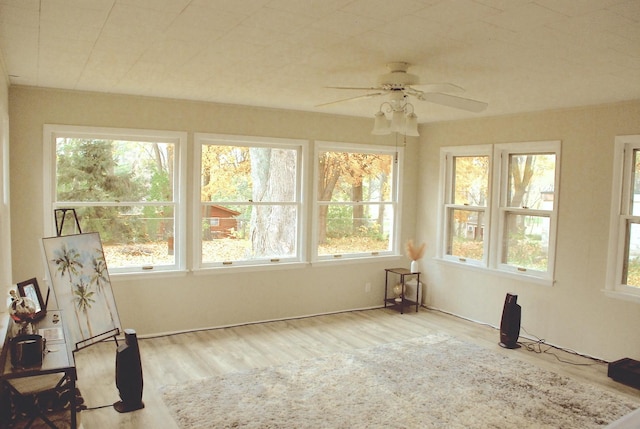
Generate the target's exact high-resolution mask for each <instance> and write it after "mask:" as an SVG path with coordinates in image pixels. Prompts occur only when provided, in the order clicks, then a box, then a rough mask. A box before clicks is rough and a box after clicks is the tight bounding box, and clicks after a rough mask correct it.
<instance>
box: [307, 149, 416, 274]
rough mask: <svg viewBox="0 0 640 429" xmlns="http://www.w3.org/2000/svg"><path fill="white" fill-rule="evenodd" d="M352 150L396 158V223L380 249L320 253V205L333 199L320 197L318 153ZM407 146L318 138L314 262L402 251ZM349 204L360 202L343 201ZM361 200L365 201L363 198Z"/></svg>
mask: <svg viewBox="0 0 640 429" xmlns="http://www.w3.org/2000/svg"><path fill="white" fill-rule="evenodd" d="M327 151H332V152H353V153H371V154H383V155H391V156H392V157H393V160H394V166H395V167H394V168H393V173H392V180H393V186H392V187H391V198H390V201H389V203H385V204H388V205H390V206H391V207H392V208H393V226H392V227H391V228H390V231H389V235H390V237H389V244H390V246H389V247H390V249H389V250H386V251H378V252H358V253H343V254H332V255H319V254H318V253H319V252H318V246H319V243H318V234H319V223H320V222H319V211H320V210H319V207H320V205H323V204H326V205H329V203H330V202H326V201H325V202H320V201H318V180H319V177H318V175H319V171H318V164H319V155H320V152H327ZM403 155H404V149H403V148H402V147H398V146H388V145H376V144H355V143H344V142H335V141H316V142H315V145H314V151H313V180H312V182H313V192H312V193H311V195H312V204H311V205H312V209H311V210H312V215H311V219H312V228H311V237H310V242H311V262H312V263H328V262H336V263H339V262H340V261H342V262H346V261H354V260H359V259H373V258H380V257H389V256H399V255H400V242H399V239H400V238H399V237H400V228H401V222H400V219H402V213H401V207H402V204H401V194H402V183H401V182H402V177H403V171H404V168H403V166H404V156H403ZM344 204H346V205H357V204H358V202H351V203H344ZM360 204H362V202H360Z"/></svg>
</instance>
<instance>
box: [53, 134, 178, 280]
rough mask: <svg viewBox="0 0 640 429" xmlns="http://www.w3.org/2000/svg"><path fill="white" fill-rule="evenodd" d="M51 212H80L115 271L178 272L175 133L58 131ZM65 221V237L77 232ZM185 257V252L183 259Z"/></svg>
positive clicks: (84, 227)
mask: <svg viewBox="0 0 640 429" xmlns="http://www.w3.org/2000/svg"><path fill="white" fill-rule="evenodd" d="M53 129H54V131H52V137H53V138H52V140H51V141H52V142H53V144H55V159H53V160H52V162H53V167H54V168H53V170H52V171H53V172H54V173H55V174H54V175H53V179H54V186H53V187H52V190H53V194H52V195H51V196H52V208H53V209H54V210H55V209H60V208H74V209H75V211H76V213H77V215H78V219H79V222H80V226H81V228H82V232H98V233H99V234H100V238H101V241H102V243H103V246H104V251H105V258H106V262H107V265H108V267H109V269H110V270H113V271H114V272H119V271H142V270H150V269H153V268H156V267H157V268H158V269H160V270H168V269H174V268H176V267H177V266H178V265H179V261H178V259H179V258H178V257H177V256H176V249H179V246H180V243H179V242H178V240H179V239H180V237H178V228H177V227H176V216H177V212H178V210H177V207H178V202H177V201H176V196H177V193H176V192H175V189H177V188H176V183H175V181H176V180H177V179H176V177H177V176H175V175H176V174H178V165H177V162H176V161H177V160H176V158H177V150H178V147H179V145H178V142H179V141H181V139H182V137H179V136H178V135H177V134H175V133H165V132H153V131H138V130H113V129H93V128H79V127H69V128H65V127H64V126H55V127H54V128H53ZM77 232H79V231H77V229H76V228H75V222H74V219H73V218H72V217H70V216H68V215H67V216H66V217H65V222H64V229H63V230H62V234H63V235H64V234H73V233H77ZM178 253H179V252H178Z"/></svg>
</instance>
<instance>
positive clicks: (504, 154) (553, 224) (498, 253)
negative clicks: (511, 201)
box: [490, 140, 562, 282]
mask: <svg viewBox="0 0 640 429" xmlns="http://www.w3.org/2000/svg"><path fill="white" fill-rule="evenodd" d="M536 153H555V155H556V170H555V180H554V182H555V183H554V188H555V189H554V202H553V210H531V209H524V208H513V207H506V198H507V187H508V177H507V178H504V177H502V176H501V175H503V174H505V173H506V172H508V162H509V155H511V154H536ZM493 157H494V162H495V165H496V167H495V173H494V182H493V186H494V188H493V189H495V190H496V191H497V192H499V195H497V194H494V198H492V204H493V212H494V213H496V215H495V216H494V217H493V218H492V219H491V222H492V235H491V240H492V242H493V243H494V251H493V252H492V253H491V256H490V258H491V259H490V266H491V267H493V268H496V269H498V270H500V271H506V272H511V273H515V274H522V275H528V276H532V277H537V278H541V279H546V280H548V281H550V282H553V280H554V278H555V259H556V258H555V254H556V240H557V226H558V207H559V200H560V198H559V195H560V168H561V165H562V164H561V160H560V157H561V143H560V141H559V140H554V141H535V142H522V143H503V144H496V145H494V155H493ZM506 213H517V214H523V215H548V217H549V222H550V223H549V253H548V265H547V271H546V272H543V271H537V270H532V269H523V268H521V267H516V266H513V265H508V264H503V263H501V262H500V261H501V260H502V252H503V250H504V246H502V243H503V241H504V240H505V237H504V230H505V228H504V222H505V218H506Z"/></svg>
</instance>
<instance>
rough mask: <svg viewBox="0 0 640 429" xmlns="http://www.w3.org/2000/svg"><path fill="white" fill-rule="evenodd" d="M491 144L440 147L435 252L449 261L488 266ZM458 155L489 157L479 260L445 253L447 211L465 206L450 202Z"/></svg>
mask: <svg viewBox="0 0 640 429" xmlns="http://www.w3.org/2000/svg"><path fill="white" fill-rule="evenodd" d="M492 155H493V146H492V145H476V146H454V147H444V148H440V183H441V184H442V185H441V186H440V195H439V197H440V198H439V201H441V202H442V204H441V209H440V210H439V211H438V225H439V228H438V231H439V233H440V235H441V236H440V237H439V239H438V245H437V247H436V252H437V253H436V254H437V255H439V257H440V258H442V259H443V260H446V261H450V262H457V263H461V264H465V265H470V266H476V267H485V268H486V267H488V266H489V261H488V257H489V240H488V239H487V238H488V237H490V234H491V229H492V228H491V222H490V220H491V201H492V198H491V195H492V194H491V192H492V188H493V182H492V180H491V177H492V174H493V168H492V165H493V156H492ZM458 156H488V157H489V183H488V184H487V197H488V201H489V204H487V206H486V207H485V218H486V219H487V220H488V221H489V222H487V223H486V224H485V235H484V237H485V239H484V240H483V241H484V242H483V249H484V250H483V259H482V260H481V261H479V260H475V259H461V258H460V257H458V256H453V255H447V252H446V247H447V238H448V237H447V234H446V232H445V231H447V229H448V228H449V227H450V225H449V218H448V216H447V211H448V209H450V208H456V209H465V208H466V207H465V206H460V205H455V204H452V203H451V202H450V198H451V196H452V195H453V175H452V174H450V173H451V172H452V171H453V158H454V157H458Z"/></svg>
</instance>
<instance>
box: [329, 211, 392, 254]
mask: <svg viewBox="0 0 640 429" xmlns="http://www.w3.org/2000/svg"><path fill="white" fill-rule="evenodd" d="M318 218H319V219H320V222H321V223H322V224H324V225H326V228H324V229H321V230H319V234H320V236H319V237H318V242H319V245H318V255H320V256H326V255H344V254H353V253H375V252H382V251H389V250H391V241H390V237H391V235H390V231H391V229H392V225H393V210H392V207H391V205H390V204H354V205H351V204H330V205H320V206H319V215H318Z"/></svg>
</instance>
